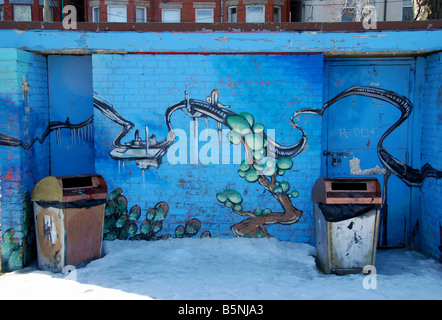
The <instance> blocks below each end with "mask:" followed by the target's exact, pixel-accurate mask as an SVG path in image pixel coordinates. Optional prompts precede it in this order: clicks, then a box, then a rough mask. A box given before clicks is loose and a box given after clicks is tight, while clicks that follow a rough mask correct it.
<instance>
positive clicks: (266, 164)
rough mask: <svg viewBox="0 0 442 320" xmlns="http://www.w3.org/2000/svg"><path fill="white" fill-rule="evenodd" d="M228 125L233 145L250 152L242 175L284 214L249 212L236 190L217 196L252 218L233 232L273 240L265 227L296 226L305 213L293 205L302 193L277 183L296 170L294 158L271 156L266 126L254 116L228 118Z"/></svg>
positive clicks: (242, 164) (243, 165) (256, 210)
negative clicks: (269, 196)
mask: <svg viewBox="0 0 442 320" xmlns="http://www.w3.org/2000/svg"><path fill="white" fill-rule="evenodd" d="M227 124H228V126H229V128H230V129H231V130H232V131H230V132H229V133H228V134H227V137H228V139H229V140H230V142H231V143H233V144H242V146H243V147H244V149H245V151H246V153H245V155H246V159H244V160H243V161H242V163H241V165H240V168H239V170H238V175H239V176H240V177H241V178H244V180H246V181H247V182H249V183H255V182H258V183H259V185H261V186H262V187H263V188H264V189H265V190H266V191H268V192H269V193H270V194H271V195H272V196H273V197H274V198H275V199H276V200H277V201H278V202H279V204H280V205H281V207H282V209H283V211H282V212H272V210H270V209H269V208H256V209H255V210H253V211H245V210H243V207H242V205H241V203H242V200H243V199H242V196H241V193H239V192H238V191H236V190H232V189H226V190H224V191H222V192H219V193H218V194H217V195H216V197H217V199H218V201H219V202H221V203H223V204H224V205H225V206H226V207H228V208H231V209H232V211H233V212H235V213H237V214H239V215H242V216H248V217H250V218H248V219H246V220H244V221H242V222H240V223H238V224H236V225H234V226H232V227H231V230H232V231H233V233H234V234H235V235H237V236H243V237H252V238H261V237H269V236H270V235H269V233H268V232H267V230H266V228H265V225H270V224H275V223H280V224H286V225H288V224H293V223H296V222H297V221H298V220H299V218H300V217H301V215H302V211H300V210H298V209H296V208H295V207H294V206H293V204H292V202H291V198H296V197H298V194H299V192H298V191H297V190H295V189H293V190H290V184H289V182H288V181H281V182H280V181H277V178H278V177H282V176H283V175H284V174H285V173H286V171H287V170H290V169H291V168H292V166H293V161H292V159H291V158H290V157H279V158H278V159H277V160H275V158H273V157H272V156H268V154H269V153H270V152H269V148H266V146H268V145H269V138H268V137H265V135H264V131H265V127H264V125H263V124H261V123H255V120H254V117H253V116H252V115H251V114H250V113H248V112H241V113H240V114H239V115H231V116H228V117H227ZM303 137H304V136H303ZM300 145H302V144H300ZM300 151H302V149H300Z"/></svg>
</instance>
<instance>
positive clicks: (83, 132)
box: [0, 116, 94, 150]
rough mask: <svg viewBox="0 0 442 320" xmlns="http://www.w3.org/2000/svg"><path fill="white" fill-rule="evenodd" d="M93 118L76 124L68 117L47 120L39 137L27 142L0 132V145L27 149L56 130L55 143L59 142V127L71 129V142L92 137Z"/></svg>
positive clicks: (41, 141)
mask: <svg viewBox="0 0 442 320" xmlns="http://www.w3.org/2000/svg"><path fill="white" fill-rule="evenodd" d="M93 119H94V117H93V116H91V117H90V118H89V119H87V120H85V121H83V122H81V123H77V124H73V123H70V122H69V118H67V119H66V121H65V122H61V121H51V122H49V125H48V126H47V127H46V130H45V131H44V133H43V134H42V135H41V137H35V138H34V139H32V140H31V141H29V142H24V141H22V140H21V139H20V138H17V137H13V136H9V135H7V134H4V133H1V132H0V145H3V146H9V147H22V148H23V149H25V150H29V149H30V148H31V147H32V146H33V145H34V143H35V142H37V141H38V142H39V143H43V141H44V140H45V139H46V137H47V136H48V135H49V134H50V133H51V132H52V131H56V139H57V143H61V141H60V139H61V133H60V132H61V129H70V130H71V136H72V142H74V141H75V140H78V139H81V138H88V139H92V121H93Z"/></svg>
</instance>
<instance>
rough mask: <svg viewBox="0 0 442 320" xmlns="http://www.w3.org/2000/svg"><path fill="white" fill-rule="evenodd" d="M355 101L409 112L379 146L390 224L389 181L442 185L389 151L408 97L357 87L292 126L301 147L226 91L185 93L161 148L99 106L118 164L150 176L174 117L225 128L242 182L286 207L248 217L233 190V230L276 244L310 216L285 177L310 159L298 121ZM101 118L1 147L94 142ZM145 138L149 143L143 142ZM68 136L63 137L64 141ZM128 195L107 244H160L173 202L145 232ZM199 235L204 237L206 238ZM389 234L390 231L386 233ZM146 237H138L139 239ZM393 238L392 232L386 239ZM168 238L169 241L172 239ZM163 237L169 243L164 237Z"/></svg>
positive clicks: (185, 232) (186, 231)
mask: <svg viewBox="0 0 442 320" xmlns="http://www.w3.org/2000/svg"><path fill="white" fill-rule="evenodd" d="M349 95H362V96H367V97H372V98H376V99H380V100H382V101H385V102H388V103H389V104H391V105H393V106H394V107H396V108H397V109H399V111H400V112H401V116H400V118H399V119H398V120H397V121H396V122H395V123H394V124H393V125H392V126H391V127H389V128H388V129H387V130H386V131H385V133H384V134H383V135H382V136H381V138H380V139H379V141H378V144H377V155H378V157H379V160H380V162H381V164H382V166H383V167H384V169H383V171H382V172H383V173H384V174H385V179H384V188H383V192H384V195H383V201H384V207H383V221H384V224H385V223H386V219H387V215H388V207H387V202H386V201H387V181H388V177H389V176H390V175H391V174H393V175H396V176H397V177H399V178H400V179H401V180H402V181H403V182H404V183H406V184H407V185H410V186H419V185H421V184H422V183H423V181H424V180H425V179H426V178H435V179H440V178H441V177H442V171H439V170H436V169H434V168H433V167H432V166H431V165H430V164H428V163H427V164H425V165H424V166H423V167H422V168H421V169H420V170H419V169H415V168H412V167H410V166H408V165H407V164H405V163H403V162H401V161H399V160H398V159H396V158H395V157H394V156H392V155H391V154H390V153H389V152H388V151H387V150H386V148H384V146H383V142H384V140H385V138H386V137H387V136H388V135H390V134H391V133H392V132H393V131H394V130H395V129H396V128H397V127H399V126H400V125H401V124H402V123H403V122H404V121H405V120H407V119H408V117H409V116H410V114H411V112H412V109H413V105H412V104H411V102H410V101H409V100H408V99H407V98H406V97H404V96H400V95H398V94H396V93H395V92H392V91H388V90H384V89H380V88H373V87H362V86H353V87H351V88H349V89H347V90H345V91H343V92H341V93H340V94H338V95H337V96H335V97H334V98H333V99H331V100H330V101H328V102H326V103H325V104H324V105H323V106H322V108H303V109H299V110H297V111H296V112H294V113H293V114H292V116H291V117H290V122H291V125H292V126H293V127H294V128H295V129H297V130H298V131H299V132H300V133H301V137H300V139H299V140H298V141H296V142H295V143H293V144H291V145H287V146H284V145H281V144H279V143H278V142H276V141H275V139H274V138H273V137H270V136H268V133H266V131H265V126H264V125H263V124H261V123H258V122H255V119H254V117H253V115H251V114H250V113H248V112H241V113H239V114H238V113H235V112H234V111H232V110H231V109H230V107H229V106H227V105H224V104H222V103H221V102H220V101H219V95H218V90H216V89H214V90H212V92H211V94H210V95H209V96H208V97H207V98H206V99H205V100H198V99H191V98H190V97H189V93H188V92H187V91H185V94H184V99H183V100H182V101H180V102H177V103H175V104H173V105H171V106H170V107H168V108H167V109H166V111H165V115H164V116H165V124H166V126H167V129H168V133H167V136H166V137H165V138H164V139H162V140H159V141H157V138H156V136H155V135H154V134H152V133H151V132H150V131H149V128H148V126H145V128H144V130H142V131H144V132H142V133H141V134H140V131H139V130H135V132H134V138H133V139H130V140H129V141H128V142H123V141H122V140H123V139H124V138H126V137H127V135H128V134H129V132H130V131H131V130H132V129H133V128H134V127H135V125H134V123H132V122H131V121H129V120H127V119H125V118H123V117H122V116H121V115H120V114H119V113H118V112H117V111H116V110H115V108H114V107H113V105H112V104H111V103H110V102H109V101H107V100H106V99H105V98H103V97H102V96H100V95H99V94H97V93H94V97H93V106H94V107H95V108H96V109H97V110H99V111H100V112H101V113H102V114H103V115H105V116H106V117H107V118H108V119H110V120H111V121H113V122H114V123H116V124H118V125H120V126H121V127H122V128H123V129H122V130H121V131H120V132H119V133H118V134H117V136H116V137H115V139H114V140H113V145H114V148H113V150H111V151H110V152H109V156H110V157H111V158H112V159H114V160H118V161H123V162H124V161H134V162H135V164H136V165H137V166H138V167H139V168H140V169H141V170H142V171H143V172H144V170H147V169H149V168H150V167H151V166H153V167H154V168H159V166H160V165H161V163H162V159H163V157H164V156H165V155H166V154H167V152H168V150H169V148H170V147H171V146H172V145H173V144H174V143H175V140H176V137H177V135H176V132H175V130H174V128H173V125H172V115H173V114H174V113H175V112H176V111H182V112H183V113H184V115H185V116H187V117H190V118H191V119H192V120H193V123H194V126H195V128H194V133H195V134H197V132H198V120H199V119H200V118H202V119H204V120H205V121H206V122H207V120H208V119H211V120H214V121H215V122H216V123H217V128H218V137H219V139H221V138H220V137H221V132H222V131H221V130H222V128H223V127H227V128H229V129H230V131H229V133H228V134H227V138H228V140H229V141H230V143H232V144H234V145H241V146H242V147H243V148H244V150H245V159H243V162H242V163H241V165H240V169H239V171H238V175H239V176H240V177H241V178H243V179H244V180H245V181H247V182H249V183H256V182H257V183H258V184H259V185H260V186H261V187H262V188H263V189H264V190H265V191H266V192H268V193H269V194H270V195H271V196H272V197H273V198H275V199H276V201H277V202H278V203H279V205H280V206H281V208H282V210H281V211H280V212H279V211H277V212H272V210H271V209H269V208H267V207H266V206H263V207H264V208H254V210H244V208H243V206H242V201H243V197H242V195H241V192H239V191H237V190H234V189H225V190H224V191H220V192H218V194H217V200H218V201H219V202H220V203H222V204H223V205H224V206H225V207H227V208H230V210H232V211H233V212H234V213H236V214H238V215H240V216H244V217H247V219H245V220H244V221H242V222H240V223H238V224H235V225H233V226H232V227H231V230H232V232H233V233H234V234H235V235H238V236H245V237H269V236H270V235H269V233H268V232H267V230H266V227H265V226H266V225H271V224H283V225H289V224H293V223H296V222H298V221H299V219H300V217H301V215H302V211H300V210H298V209H297V208H295V207H294V205H293V204H292V200H293V199H295V198H297V197H298V194H299V193H298V191H297V190H295V189H291V187H290V183H289V182H288V181H285V180H283V181H279V180H278V179H281V178H282V177H283V176H284V174H285V173H286V172H287V171H288V170H290V169H291V168H292V166H293V160H292V158H294V157H296V156H297V155H298V154H300V153H301V152H302V151H304V149H305V146H306V143H307V136H306V133H305V131H304V130H303V128H302V127H300V126H299V125H298V124H297V123H296V122H295V121H294V120H295V119H296V117H297V116H298V115H300V114H316V115H320V116H322V115H323V114H324V112H325V110H326V109H327V108H329V107H330V106H331V105H333V104H334V103H335V102H336V101H338V100H340V99H342V98H344V97H347V96H349ZM92 121H93V117H91V118H89V119H87V120H86V121H84V122H81V123H79V124H71V123H70V122H69V119H67V120H66V122H50V123H49V125H48V127H47V128H46V131H45V132H44V133H43V135H42V136H41V137H36V138H34V139H33V140H32V141H30V142H28V143H25V142H23V141H21V140H20V139H18V138H15V137H11V136H8V135H5V134H2V133H0V145H8V146H13V147H17V146H20V147H22V148H24V149H29V148H30V147H31V146H32V145H33V144H34V143H35V142H36V141H39V142H40V143H42V142H43V141H44V139H45V138H46V137H47V135H48V134H49V133H50V132H51V131H54V130H56V131H57V132H58V133H59V132H60V130H61V129H65V128H69V129H71V133H72V135H73V136H77V135H80V134H81V135H82V136H83V137H84V136H86V137H87V136H89V135H90V134H91V132H92V130H90V129H88V128H89V127H90V126H91V123H92ZM143 135H144V137H142V136H143ZM59 136H60V134H57V137H59ZM121 193H122V192H121V190H120V189H116V190H115V191H114V192H113V193H112V194H111V195H110V196H109V202H108V206H107V220H106V224H107V225H106V226H105V231H106V232H105V237H106V238H108V239H112V238H113V239H116V238H118V239H127V238H132V239H145V240H150V239H154V238H155V237H157V236H156V233H157V232H159V231H160V230H161V229H162V222H163V221H164V219H165V218H166V216H167V213H168V205H167V203H165V202H160V203H158V204H157V205H156V206H155V207H154V208H151V209H149V210H148V212H147V213H146V219H145V220H143V221H142V222H141V223H140V228H139V230H138V226H137V224H136V223H135V222H136V221H137V220H138V218H139V217H140V216H141V209H140V207H139V206H134V207H132V208H131V209H130V210H129V211H127V200H125V197H124V196H122V195H121ZM199 228H200V222H199V220H197V219H192V220H190V221H188V222H187V223H186V225H185V226H181V227H180V228H179V229H178V230H176V232H175V235H176V237H180V236H182V237H185V236H191V235H193V234H196V233H195V230H197V229H198V230H199ZM198 230H197V231H196V232H198ZM385 230H386V229H385ZM137 231H138V233H137ZM385 232H386V231H385ZM167 236H168V235H164V236H163V237H167ZM160 237H161V236H160Z"/></svg>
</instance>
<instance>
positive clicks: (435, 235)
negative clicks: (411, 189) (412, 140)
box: [419, 53, 442, 261]
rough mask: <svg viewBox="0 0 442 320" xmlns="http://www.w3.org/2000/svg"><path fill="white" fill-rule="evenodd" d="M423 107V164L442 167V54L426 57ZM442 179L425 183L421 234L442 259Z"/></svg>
mask: <svg viewBox="0 0 442 320" xmlns="http://www.w3.org/2000/svg"><path fill="white" fill-rule="evenodd" d="M424 77H425V80H424V84H425V85H424V97H423V99H424V101H425V107H423V108H422V124H423V126H422V147H421V148H422V151H421V152H422V164H425V163H427V162H428V163H431V164H432V165H433V166H434V167H435V168H442V152H441V151H442V149H441V137H440V130H441V127H442V54H441V53H437V54H434V55H431V56H428V57H427V58H426V64H425V75H424ZM441 187H442V180H441V179H439V180H436V179H428V180H427V181H425V183H424V184H423V186H422V198H421V199H422V202H421V203H422V205H421V206H422V207H421V208H422V209H421V210H422V211H421V222H422V223H421V225H420V226H419V228H420V230H419V234H420V241H421V244H420V245H421V250H423V251H424V252H426V253H428V254H430V255H431V256H433V257H436V258H440V259H441V261H442V188H441Z"/></svg>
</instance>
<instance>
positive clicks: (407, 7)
mask: <svg viewBox="0 0 442 320" xmlns="http://www.w3.org/2000/svg"><path fill="white" fill-rule="evenodd" d="M413 19H414V13H413V1H412V0H403V1H402V20H403V21H410V20H413Z"/></svg>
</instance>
